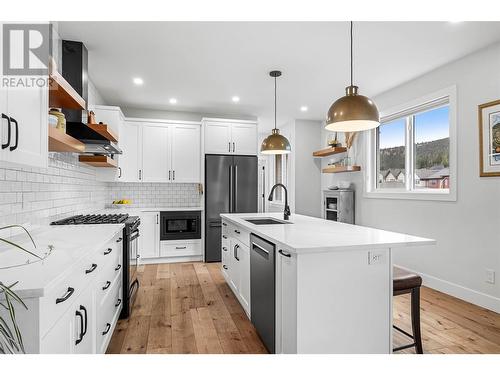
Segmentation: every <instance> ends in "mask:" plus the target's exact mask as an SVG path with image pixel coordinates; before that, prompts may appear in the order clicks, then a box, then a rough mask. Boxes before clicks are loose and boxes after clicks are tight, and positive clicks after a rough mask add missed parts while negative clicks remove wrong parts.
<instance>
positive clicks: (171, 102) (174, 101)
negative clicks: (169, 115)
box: [168, 98, 177, 104]
mask: <svg viewBox="0 0 500 375" xmlns="http://www.w3.org/2000/svg"><path fill="white" fill-rule="evenodd" d="M168 102H169V103H170V104H177V99H175V98H170V99H169V100H168Z"/></svg>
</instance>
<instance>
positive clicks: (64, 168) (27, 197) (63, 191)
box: [0, 153, 201, 225]
mask: <svg viewBox="0 0 500 375" xmlns="http://www.w3.org/2000/svg"><path fill="white" fill-rule="evenodd" d="M116 199H131V200H132V202H133V206H135V207H181V206H182V207H194V206H200V205H201V195H200V194H199V193H198V185H197V184H161V183H156V184H153V183H123V182H120V183H109V182H108V183H106V182H100V181H97V179H96V173H95V169H94V168H92V167H87V166H85V165H83V164H81V163H79V162H78V156H77V155H74V154H63V153H49V163H48V167H47V168H25V167H16V166H14V165H10V164H2V165H0V225H7V224H28V223H30V224H46V223H49V222H50V221H52V220H55V219H59V218H62V217H67V216H71V215H75V214H81V213H89V212H93V211H96V210H99V209H102V208H105V207H107V206H108V205H110V204H111V202H112V201H113V200H116Z"/></svg>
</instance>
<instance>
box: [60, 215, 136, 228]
mask: <svg viewBox="0 0 500 375" xmlns="http://www.w3.org/2000/svg"><path fill="white" fill-rule="evenodd" d="M127 219H128V214H108V215H75V216H71V217H67V218H66V219H62V220H57V221H53V222H52V223H50V224H51V225H79V224H121V223H124V222H125V221H126V220H127Z"/></svg>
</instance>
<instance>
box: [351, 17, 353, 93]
mask: <svg viewBox="0 0 500 375" xmlns="http://www.w3.org/2000/svg"><path fill="white" fill-rule="evenodd" d="M352 60H353V59H352V21H351V86H352V71H353V68H352V66H353V65H352Z"/></svg>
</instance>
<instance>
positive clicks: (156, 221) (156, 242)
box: [138, 212, 160, 260]
mask: <svg viewBox="0 0 500 375" xmlns="http://www.w3.org/2000/svg"><path fill="white" fill-rule="evenodd" d="M139 217H140V218H141V235H140V237H139V249H138V253H139V255H140V259H141V260H142V259H149V258H157V257H158V256H159V255H160V213H159V212H142V213H141V214H140V215H139Z"/></svg>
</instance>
